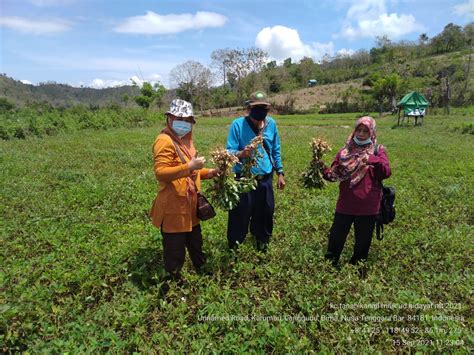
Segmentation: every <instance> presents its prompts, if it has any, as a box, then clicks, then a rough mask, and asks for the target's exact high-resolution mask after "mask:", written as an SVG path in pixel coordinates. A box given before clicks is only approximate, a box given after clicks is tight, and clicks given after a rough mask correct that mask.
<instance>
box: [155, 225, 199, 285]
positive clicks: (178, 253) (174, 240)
mask: <svg viewBox="0 0 474 355" xmlns="http://www.w3.org/2000/svg"><path fill="white" fill-rule="evenodd" d="M161 235H162V236H163V259H164V263H165V271H166V272H168V273H169V274H171V275H173V276H177V275H179V272H180V271H181V268H182V267H183V265H184V259H185V257H186V249H188V253H189V257H190V258H191V261H192V262H193V265H194V267H195V268H196V269H199V268H200V267H201V266H203V265H204V264H205V262H206V256H205V255H204V253H203V251H202V234H201V225H200V224H198V225H197V226H194V227H193V230H192V231H191V232H183V233H165V232H163V231H161Z"/></svg>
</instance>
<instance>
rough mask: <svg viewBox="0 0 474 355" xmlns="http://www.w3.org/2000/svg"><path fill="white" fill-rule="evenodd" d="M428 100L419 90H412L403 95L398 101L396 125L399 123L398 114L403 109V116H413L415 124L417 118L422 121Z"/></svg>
mask: <svg viewBox="0 0 474 355" xmlns="http://www.w3.org/2000/svg"><path fill="white" fill-rule="evenodd" d="M428 105H429V102H428V100H426V99H425V97H424V96H423V95H422V94H420V93H419V92H416V91H412V92H409V93H408V94H406V95H405V96H403V98H402V99H401V100H400V101H399V102H398V104H397V106H398V125H400V114H401V111H402V110H403V117H407V118H410V117H414V118H415V126H416V125H417V124H418V118H420V119H421V123H420V124H422V123H423V118H424V117H425V114H426V108H427V107H428Z"/></svg>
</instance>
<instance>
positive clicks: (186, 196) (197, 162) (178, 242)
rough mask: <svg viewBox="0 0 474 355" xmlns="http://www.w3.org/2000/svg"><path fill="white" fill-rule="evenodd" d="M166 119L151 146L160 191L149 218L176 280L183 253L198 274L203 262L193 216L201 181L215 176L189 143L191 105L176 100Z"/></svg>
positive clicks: (198, 235)
mask: <svg viewBox="0 0 474 355" xmlns="http://www.w3.org/2000/svg"><path fill="white" fill-rule="evenodd" d="M166 116H167V119H166V127H165V128H164V129H163V130H162V131H161V133H160V134H159V135H158V137H157V138H156V140H155V142H154V143H153V160H154V171H155V176H156V179H157V180H158V182H159V188H158V194H157V196H156V198H155V200H154V201H153V206H152V209H151V212H150V216H151V220H152V223H153V224H154V225H155V226H156V227H157V228H160V229H161V234H162V236H163V258H164V264H165V265H164V266H165V271H166V272H167V273H168V274H169V276H170V278H172V279H179V278H180V274H179V273H180V270H181V268H182V267H183V264H184V259H185V255H186V249H188V253H189V256H190V257H191V261H192V263H193V265H194V267H195V268H196V269H197V270H199V269H200V268H201V267H202V266H203V265H204V263H205V262H206V257H205V255H204V253H203V251H202V235H201V226H200V224H199V222H200V220H199V219H198V217H197V215H196V212H197V211H196V209H197V192H198V191H200V189H201V179H209V178H212V177H214V176H215V175H216V173H217V172H216V169H206V168H204V162H205V161H206V160H205V158H204V157H198V156H197V151H196V148H195V147H194V144H193V139H192V128H193V125H194V124H195V123H196V121H195V119H194V116H193V108H192V105H191V104H190V103H189V102H187V101H184V100H180V99H175V100H173V101H172V102H171V106H170V109H169V111H167V112H166Z"/></svg>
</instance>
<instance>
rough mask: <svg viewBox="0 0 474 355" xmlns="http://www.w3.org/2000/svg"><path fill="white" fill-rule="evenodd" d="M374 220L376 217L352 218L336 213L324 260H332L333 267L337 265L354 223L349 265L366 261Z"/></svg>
mask: <svg viewBox="0 0 474 355" xmlns="http://www.w3.org/2000/svg"><path fill="white" fill-rule="evenodd" d="M376 218H377V216H376V215H371V216H353V215H347V214H341V213H338V212H336V213H335V214H334V221H333V223H332V227H331V231H330V233H329V242H328V250H327V253H326V255H325V257H326V259H329V260H332V262H333V265H337V263H338V262H339V258H340V256H341V253H342V249H343V248H344V244H345V243H346V239H347V235H348V234H349V230H350V229H351V225H352V223H354V234H355V244H354V253H353V255H352V258H351V260H350V263H351V264H357V263H358V262H359V261H365V260H367V257H368V255H369V248H370V244H371V242H372V235H373V232H374V227H375V221H376Z"/></svg>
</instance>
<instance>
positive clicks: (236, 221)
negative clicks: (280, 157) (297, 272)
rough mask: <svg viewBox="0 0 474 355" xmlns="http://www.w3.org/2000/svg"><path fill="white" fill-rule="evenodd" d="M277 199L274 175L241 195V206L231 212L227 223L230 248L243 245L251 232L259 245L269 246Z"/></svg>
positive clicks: (269, 175) (266, 177) (267, 176)
mask: <svg viewBox="0 0 474 355" xmlns="http://www.w3.org/2000/svg"><path fill="white" fill-rule="evenodd" d="M274 210H275V199H274V195H273V184H272V175H271V174H268V175H266V176H265V177H264V178H263V179H261V180H258V184H257V188H256V189H255V190H253V191H250V192H246V193H243V194H240V201H239V204H238V205H237V206H236V207H235V208H234V209H233V210H231V211H229V219H228V222H227V240H228V242H229V247H230V248H234V247H235V246H236V245H237V243H239V244H240V243H243V241H244V240H245V236H246V235H247V232H248V230H249V225H250V232H251V233H252V234H253V235H254V236H255V238H256V239H257V243H263V244H267V243H268V242H269V241H270V237H271V235H272V231H273V213H274Z"/></svg>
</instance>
